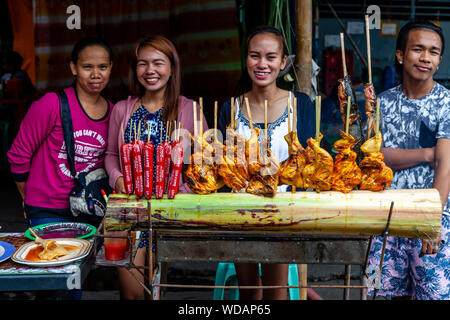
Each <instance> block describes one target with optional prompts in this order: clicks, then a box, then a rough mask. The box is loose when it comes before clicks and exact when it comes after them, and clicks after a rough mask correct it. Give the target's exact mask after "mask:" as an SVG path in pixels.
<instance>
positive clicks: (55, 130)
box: [8, 38, 113, 227]
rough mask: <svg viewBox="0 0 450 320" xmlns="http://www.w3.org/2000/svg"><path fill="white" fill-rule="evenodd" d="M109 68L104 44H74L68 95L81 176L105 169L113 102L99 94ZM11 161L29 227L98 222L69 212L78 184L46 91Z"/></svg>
mask: <svg viewBox="0 0 450 320" xmlns="http://www.w3.org/2000/svg"><path fill="white" fill-rule="evenodd" d="M111 68H112V57H111V49H110V48H109V46H108V45H107V44H106V43H105V42H103V41H102V40H99V39H94V38H84V39H82V40H80V41H79V42H77V43H76V44H75V46H74V48H73V51H72V57H71V61H70V70H71V72H72V74H73V76H74V78H75V82H74V85H73V86H70V87H67V88H65V89H64V91H65V93H66V95H67V98H68V102H69V108H70V112H71V116H72V123H73V131H74V138H75V169H76V171H77V172H83V171H90V170H93V169H96V168H99V167H102V166H103V161H104V155H105V151H106V146H107V143H108V122H109V117H110V114H111V111H112V109H113V104H112V103H111V102H109V101H108V100H107V99H105V98H104V97H102V95H101V92H102V91H103V89H104V88H105V87H106V85H107V84H108V82H109V78H110V74H111ZM8 159H9V163H10V165H11V172H12V175H13V178H14V180H15V182H16V185H17V188H18V190H19V192H20V194H21V196H22V198H23V202H24V209H25V218H26V219H27V221H28V224H29V226H30V227H32V226H36V225H40V224H44V223H50V222H66V221H83V222H88V223H92V224H97V223H99V219H98V218H95V217H93V218H89V217H87V216H86V217H84V218H81V219H80V218H78V217H77V218H75V217H73V216H72V214H71V212H70V208H69V207H70V204H69V193H70V191H71V189H72V188H73V187H74V185H75V182H74V178H73V176H72V175H71V173H70V169H69V166H68V163H67V152H66V146H65V143H64V136H63V128H62V124H61V112H60V102H59V97H58V94H57V93H55V92H49V93H46V94H45V95H44V96H43V97H42V98H41V99H39V100H37V101H35V102H34V103H33V104H32V105H31V107H30V109H29V111H28V112H27V114H26V116H25V118H24V120H23V121H22V123H21V126H20V129H19V132H18V134H17V136H16V138H15V140H14V142H13V144H12V146H11V149H10V150H9V151H8Z"/></svg>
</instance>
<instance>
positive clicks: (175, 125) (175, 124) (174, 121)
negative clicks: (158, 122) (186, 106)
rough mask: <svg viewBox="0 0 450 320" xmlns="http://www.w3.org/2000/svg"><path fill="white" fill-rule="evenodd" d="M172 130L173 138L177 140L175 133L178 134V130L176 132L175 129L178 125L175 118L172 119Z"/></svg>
mask: <svg viewBox="0 0 450 320" xmlns="http://www.w3.org/2000/svg"><path fill="white" fill-rule="evenodd" d="M173 128H174V129H173V131H174V135H173V136H174V140H177V134H178V132H177V129H178V126H177V120H173Z"/></svg>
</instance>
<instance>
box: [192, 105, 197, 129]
mask: <svg viewBox="0 0 450 320" xmlns="http://www.w3.org/2000/svg"><path fill="white" fill-rule="evenodd" d="M192 108H193V112H194V137H195V136H196V135H197V102H196V101H194V103H193V105H192Z"/></svg>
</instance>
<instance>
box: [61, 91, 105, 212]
mask: <svg viewBox="0 0 450 320" xmlns="http://www.w3.org/2000/svg"><path fill="white" fill-rule="evenodd" d="M59 101H60V106H61V123H62V127H63V132H64V142H65V144H66V149H67V162H68V163H69V168H70V172H71V174H72V176H73V177H74V178H75V187H74V188H73V189H72V191H71V192H70V211H71V212H72V214H73V216H74V217H78V216H80V215H89V216H93V217H95V216H97V217H103V216H104V215H105V211H106V201H105V199H104V198H103V195H102V193H101V190H104V192H105V193H106V194H107V195H109V194H110V193H111V192H112V188H111V187H110V186H109V181H108V175H107V174H106V171H105V170H104V169H103V168H98V169H95V170H92V171H89V172H80V173H77V171H76V170H75V139H74V137H73V126H72V116H71V114H70V109H69V102H68V99H67V96H66V93H65V92H64V91H61V92H60V93H59Z"/></svg>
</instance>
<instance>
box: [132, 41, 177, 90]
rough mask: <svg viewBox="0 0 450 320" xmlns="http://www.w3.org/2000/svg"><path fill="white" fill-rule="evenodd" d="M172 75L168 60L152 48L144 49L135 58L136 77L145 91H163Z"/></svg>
mask: <svg viewBox="0 0 450 320" xmlns="http://www.w3.org/2000/svg"><path fill="white" fill-rule="evenodd" d="M171 74H172V67H171V64H170V60H169V58H168V57H167V56H166V55H165V54H164V53H162V52H161V51H158V50H156V49H155V48H153V47H144V48H142V49H140V50H139V52H138V56H137V65H136V76H137V79H138V81H139V83H140V84H141V85H142V86H143V87H144V88H145V90H146V91H152V92H156V91H160V90H165V88H166V86H167V82H168V81H169V79H170V76H171Z"/></svg>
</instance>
